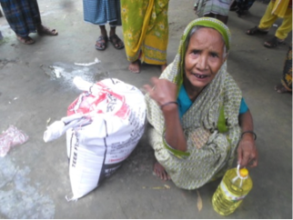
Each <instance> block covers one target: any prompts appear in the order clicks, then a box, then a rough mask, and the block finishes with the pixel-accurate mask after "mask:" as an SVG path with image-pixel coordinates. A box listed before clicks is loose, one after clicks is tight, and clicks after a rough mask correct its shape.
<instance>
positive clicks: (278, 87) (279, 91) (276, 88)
mask: <svg viewBox="0 0 293 220" xmlns="http://www.w3.org/2000/svg"><path fill="white" fill-rule="evenodd" d="M274 89H275V90H276V91H277V92H278V93H292V91H290V90H287V89H286V88H285V87H284V86H283V85H282V84H278V85H276V86H275V87H274Z"/></svg>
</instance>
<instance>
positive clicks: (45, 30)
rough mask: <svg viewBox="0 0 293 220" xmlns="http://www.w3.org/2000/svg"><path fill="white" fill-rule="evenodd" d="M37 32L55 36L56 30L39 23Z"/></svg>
mask: <svg viewBox="0 0 293 220" xmlns="http://www.w3.org/2000/svg"><path fill="white" fill-rule="evenodd" d="M38 34H39V35H48V36H57V35H58V31H57V30H56V29H49V28H47V27H45V26H43V25H41V27H39V29H38Z"/></svg>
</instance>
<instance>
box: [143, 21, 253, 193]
mask: <svg viewBox="0 0 293 220" xmlns="http://www.w3.org/2000/svg"><path fill="white" fill-rule="evenodd" d="M229 49H230V32H229V29H228V27H227V26H226V25H224V24H223V23H222V22H221V21H219V20H217V19H214V18H200V19H196V20H194V21H193V22H191V23H190V24H189V25H188V26H187V28H186V30H185V31H184V34H183V36H182V38H181V41H180V47H179V51H178V52H179V54H178V55H177V56H176V57H175V60H174V61H173V63H171V64H170V65H169V66H168V67H167V68H166V70H165V71H164V72H163V73H162V75H161V76H160V78H159V79H157V78H153V79H152V82H153V84H154V85H153V87H151V86H150V85H145V89H146V91H147V92H148V93H147V95H146V101H147V107H148V121H149V122H150V124H151V125H152V126H153V128H152V129H151V144H152V147H153V148H154V151H155V157H156V159H157V162H156V163H155V166H154V172H155V173H156V174H157V175H158V176H159V177H161V178H162V179H164V180H166V179H168V178H171V179H172V181H173V182H174V183H175V184H176V185H177V186H178V187H180V188H183V189H196V188H199V187H201V186H202V185H204V184H205V183H207V182H209V181H211V180H213V179H215V178H217V177H219V176H221V175H223V174H224V171H226V170H227V169H228V168H230V167H231V166H232V162H233V160H234V156H235V152H236V149H237V153H238V163H239V164H240V165H241V166H242V167H243V166H250V167H255V166H257V162H258V161H257V159H258V157H257V156H258V153H257V149H256V147H255V143H254V140H255V139H256V135H255V133H254V132H253V121H252V116H251V114H250V111H249V110H248V108H247V106H246V104H245V102H244V99H243V98H242V93H241V91H240V89H239V87H238V86H237V84H236V82H235V81H234V80H233V79H232V77H231V76H230V75H229V74H228V73H227V71H226V63H225V61H226V59H227V55H228V52H229Z"/></svg>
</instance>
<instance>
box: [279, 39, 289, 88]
mask: <svg viewBox="0 0 293 220" xmlns="http://www.w3.org/2000/svg"><path fill="white" fill-rule="evenodd" d="M281 82H282V85H283V86H284V87H285V88H286V89H287V90H288V91H292V43H291V45H290V47H289V50H288V52H287V55H286V59H285V62H284V68H283V77H282V80H281Z"/></svg>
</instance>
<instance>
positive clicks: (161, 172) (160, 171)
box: [153, 161, 171, 181]
mask: <svg viewBox="0 0 293 220" xmlns="http://www.w3.org/2000/svg"><path fill="white" fill-rule="evenodd" d="M153 172H154V174H155V175H156V176H157V177H159V178H160V179H161V180H164V181H166V180H170V179H171V178H170V176H169V175H168V173H167V172H166V170H165V168H164V167H163V166H162V165H161V164H160V163H159V162H158V161H156V162H155V163H154V168H153Z"/></svg>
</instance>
